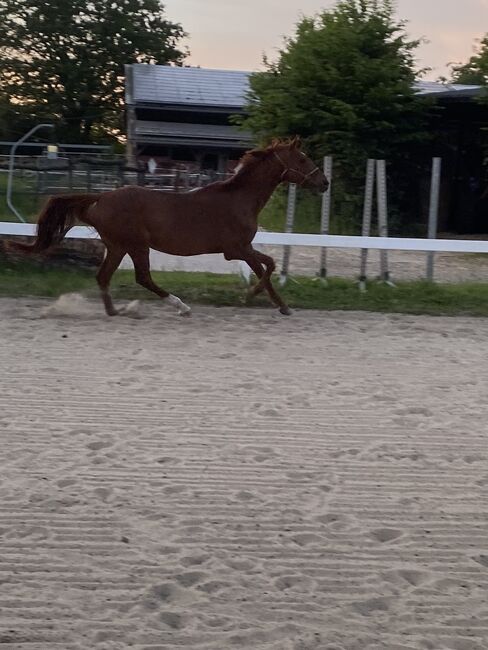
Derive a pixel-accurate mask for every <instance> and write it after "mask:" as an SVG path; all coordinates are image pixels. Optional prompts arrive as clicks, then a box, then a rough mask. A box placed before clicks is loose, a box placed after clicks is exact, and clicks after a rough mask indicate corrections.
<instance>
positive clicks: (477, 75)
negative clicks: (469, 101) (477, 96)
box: [451, 33, 488, 87]
mask: <svg viewBox="0 0 488 650" xmlns="http://www.w3.org/2000/svg"><path fill="white" fill-rule="evenodd" d="M451 81H452V83H459V84H468V85H470V84H473V85H480V86H487V87H488V33H487V34H486V35H485V37H484V38H483V39H482V40H481V42H480V44H479V46H478V48H477V51H476V53H475V54H473V56H472V57H471V58H470V59H469V61H468V62H467V63H464V64H460V65H456V66H453V68H452V79H451Z"/></svg>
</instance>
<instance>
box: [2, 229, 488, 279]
mask: <svg viewBox="0 0 488 650" xmlns="http://www.w3.org/2000/svg"><path fill="white" fill-rule="evenodd" d="M35 232H36V226H35V224H26V223H12V222H0V235H23V236H29V235H35ZM66 236H67V237H68V238H77V239H98V238H99V236H98V233H97V232H96V231H95V230H93V229H92V228H89V227H87V226H75V227H74V228H72V229H71V230H70V231H69V232H68V234H67V235H66ZM253 244H255V245H260V244H262V245H273V246H287V247H288V246H316V247H320V248H322V249H327V248H356V249H358V248H359V249H362V250H367V249H376V250H403V251H417V252H422V251H425V252H446V253H488V241H479V240H460V239H410V238H403V237H353V236H342V235H306V234H298V233H290V232H258V233H257V234H256V237H255V238H254V241H253ZM151 263H152V267H153V268H154V269H155V270H158V269H160V270H181V271H186V270H188V271H190V270H195V271H197V270H198V271H208V272H214V273H241V274H243V275H248V273H246V272H245V271H244V270H243V266H242V264H239V263H238V262H235V263H232V262H231V263H229V262H226V261H225V260H224V258H223V256H221V255H201V256H195V257H192V258H185V257H176V256H173V255H165V254H163V253H158V252H154V253H153V254H152V256H151ZM124 266H125V267H126V268H127V267H129V266H130V264H128V263H127V262H126V263H125V264H124ZM246 266H247V265H246Z"/></svg>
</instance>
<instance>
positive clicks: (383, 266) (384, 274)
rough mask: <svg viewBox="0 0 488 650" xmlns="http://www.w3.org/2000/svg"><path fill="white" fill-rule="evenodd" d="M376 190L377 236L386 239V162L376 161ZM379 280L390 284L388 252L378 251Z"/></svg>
mask: <svg viewBox="0 0 488 650" xmlns="http://www.w3.org/2000/svg"><path fill="white" fill-rule="evenodd" d="M376 188H377V199H378V234H379V236H380V237H388V203H387V197H386V162H385V161H384V160H377V161H376ZM380 278H381V280H382V281H383V282H386V283H387V284H391V282H390V272H389V270H388V251H386V250H383V249H382V250H380Z"/></svg>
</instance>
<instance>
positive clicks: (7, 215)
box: [0, 172, 45, 221]
mask: <svg viewBox="0 0 488 650" xmlns="http://www.w3.org/2000/svg"><path fill="white" fill-rule="evenodd" d="M35 184H36V181H35V177H34V176H33V175H32V174H30V175H29V174H27V173H24V174H23V175H22V176H19V175H16V176H15V177H14V180H13V191H12V203H13V204H14V206H15V207H16V208H17V210H18V211H19V212H20V214H21V215H23V216H24V218H25V219H26V220H27V221H33V220H34V217H35V215H36V214H37V211H38V209H39V207H40V205H41V203H42V201H44V199H45V197H41V199H39V198H38V197H37V195H36V194H35ZM6 197H7V173H4V172H1V173H0V221H17V217H16V216H15V215H14V214H12V212H11V211H10V210H9V208H8V207H7V198H6Z"/></svg>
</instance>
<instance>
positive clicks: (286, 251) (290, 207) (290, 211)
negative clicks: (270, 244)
mask: <svg viewBox="0 0 488 650" xmlns="http://www.w3.org/2000/svg"><path fill="white" fill-rule="evenodd" d="M296 202H297V186H296V185H295V183H290V185H289V188H288V204H287V207H286V223H285V232H293V223H294V221H295V208H296ZM289 265H290V246H283V262H282V264H281V274H280V284H281V286H283V285H284V284H286V281H287V279H288V267H289Z"/></svg>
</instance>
